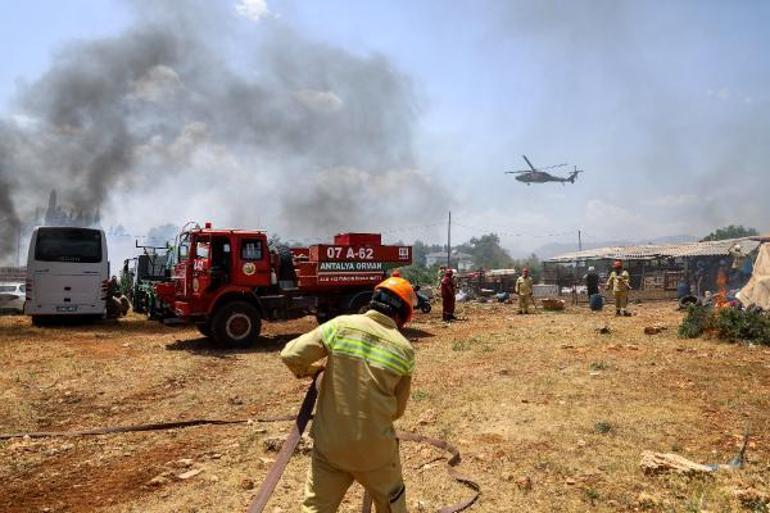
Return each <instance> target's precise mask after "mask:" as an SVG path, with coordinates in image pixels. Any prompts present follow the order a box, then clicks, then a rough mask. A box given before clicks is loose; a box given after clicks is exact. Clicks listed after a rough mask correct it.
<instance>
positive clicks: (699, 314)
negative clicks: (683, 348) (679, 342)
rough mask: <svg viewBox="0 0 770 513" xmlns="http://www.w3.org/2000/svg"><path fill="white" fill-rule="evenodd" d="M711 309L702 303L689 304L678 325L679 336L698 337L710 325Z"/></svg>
mask: <svg viewBox="0 0 770 513" xmlns="http://www.w3.org/2000/svg"><path fill="white" fill-rule="evenodd" d="M712 313H713V311H712V309H711V307H708V306H703V305H690V306H688V307H687V314H686V315H685V316H684V319H683V320H682V324H680V325H679V336H680V337H683V338H697V337H700V336H701V335H702V334H703V332H704V331H706V329H708V328H709V327H710V324H711V317H712Z"/></svg>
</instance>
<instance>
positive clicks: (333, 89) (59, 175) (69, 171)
mask: <svg viewBox="0 0 770 513" xmlns="http://www.w3.org/2000/svg"><path fill="white" fill-rule="evenodd" d="M134 4H135V6H136V7H137V8H136V22H135V24H134V26H132V27H131V28H130V29H128V30H127V31H126V32H125V33H123V34H120V35H117V36H115V37H110V38H105V39H99V40H92V41H83V42H73V43H71V44H69V45H67V46H65V47H64V48H62V49H61V50H60V51H59V52H58V53H57V54H56V55H55V57H54V59H53V64H52V65H51V68H50V69H49V70H48V71H47V72H46V73H45V74H44V75H43V76H42V77H40V78H39V79H38V80H37V81H35V82H33V83H32V84H30V85H28V86H26V87H24V88H23V89H22V90H20V91H19V94H18V98H17V101H16V103H15V105H14V112H13V114H12V115H11V116H9V117H8V118H7V119H4V120H2V123H0V136H2V138H1V139H0V185H2V193H0V216H4V217H6V218H7V219H9V222H10V224H7V225H3V226H6V229H10V228H7V227H9V226H10V227H13V226H16V224H17V223H18V222H20V221H26V220H29V219H30V217H31V215H32V212H33V209H34V208H35V207H37V206H43V205H44V204H45V203H44V202H45V198H47V195H48V193H49V191H50V190H51V189H52V188H56V189H57V190H58V192H59V197H60V198H61V200H62V202H63V203H67V204H70V205H72V206H74V207H75V208H89V209H93V208H103V209H106V210H107V212H108V213H109V214H110V216H111V217H112V218H114V219H115V220H116V221H119V222H121V223H131V222H132V219H134V226H136V225H137V224H138V223H139V222H141V223H144V228H145V229H146V228H148V227H150V226H153V225H156V224H159V223H160V222H164V221H167V220H168V221H173V222H175V223H179V224H182V223H183V222H184V221H187V220H188V219H186V218H183V217H182V216H191V217H192V216H209V218H212V217H213V218H215V219H216V220H217V221H221V222H223V223H230V224H232V225H236V226H243V227H253V226H255V225H256V223H257V222H258V221H260V220H261V221H263V222H264V221H268V222H271V223H275V224H274V225H271V226H269V227H267V228H269V229H270V230H271V231H278V232H286V233H287V235H288V236H289V237H325V238H326V237H329V236H330V235H331V233H330V232H333V231H335V230H342V229H378V224H377V223H381V222H383V220H386V221H387V222H388V224H389V226H392V224H393V223H396V222H399V221H404V220H407V219H409V218H411V217H413V216H415V215H416V214H417V213H418V212H419V211H426V210H427V211H429V212H430V211H431V210H433V211H438V210H441V211H443V210H445V209H444V207H443V206H442V202H443V201H445V200H446V193H445V192H443V191H442V190H441V189H440V188H439V187H437V186H436V185H435V184H434V183H433V182H432V180H431V177H430V176H429V175H428V174H425V173H423V172H422V171H420V170H419V167H418V162H417V159H416V157H415V153H414V149H413V145H412V140H413V136H414V133H413V132H414V126H415V123H416V120H417V115H418V110H417V105H416V101H415V96H414V93H413V91H412V85H411V83H410V80H409V78H408V77H406V76H404V75H403V74H402V73H400V72H399V71H398V70H397V69H395V68H394V67H393V65H392V64H391V63H390V62H389V61H388V59H387V58H385V57H384V56H382V55H364V56H361V55H354V54H351V53H349V52H347V51H345V50H342V49H339V48H335V47H331V46H326V45H322V44H318V43H316V42H314V41H310V40H308V39H306V38H305V37H303V36H302V35H300V34H298V33H296V32H295V31H293V30H292V29H291V28H290V27H287V26H285V25H283V24H282V23H281V22H279V21H277V20H273V19H268V18H265V17H263V16H258V17H254V16H251V19H252V20H255V26H254V30H259V31H261V32H260V34H261V37H260V38H259V39H260V41H261V42H260V43H259V44H258V45H256V46H255V47H254V48H253V50H252V49H251V48H249V47H243V48H239V47H238V41H232V40H223V38H222V37H221V36H220V34H227V33H230V32H235V31H230V30H229V28H230V27H229V26H228V24H232V23H234V22H235V21H234V20H231V19H228V16H227V14H228V13H226V12H224V11H218V10H216V8H213V7H211V3H210V2H197V1H193V0H190V1H187V2H171V1H163V2H144V1H137V2H134ZM252 4H254V5H257V4H259V5H262V4H264V3H263V2H256V3H254V2H242V4H241V7H243V6H248V5H252ZM257 7H258V6H257ZM243 9H246V7H243ZM249 12H251V11H249ZM260 12H261V11H260ZM260 18H262V19H260ZM256 21H258V24H256ZM233 48H236V49H237V50H238V51H234V50H233ZM402 187H403V189H402ZM404 191H408V192H404ZM193 218H194V219H196V220H203V219H202V218H201V217H193ZM137 219H138V220H140V221H136V220H137ZM7 240H8V238H7V237H5V236H3V237H2V242H0V244H5V245H2V246H0V255H7V254H8V253H9V250H10V247H9V246H8V244H7V242H6V241H7Z"/></svg>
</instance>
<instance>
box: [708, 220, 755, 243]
mask: <svg viewBox="0 0 770 513" xmlns="http://www.w3.org/2000/svg"><path fill="white" fill-rule="evenodd" d="M754 235H759V232H758V231H757V230H755V229H754V228H745V227H744V226H743V225H742V224H739V225H734V224H731V225H729V226H725V227H724V228H718V229H717V230H715V231H713V232H711V233H709V234H708V235H706V236H705V237H704V238H703V240H702V242H706V241H714V240H725V239H738V238H740V237H751V236H754Z"/></svg>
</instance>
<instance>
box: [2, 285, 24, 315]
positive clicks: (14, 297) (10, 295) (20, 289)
mask: <svg viewBox="0 0 770 513" xmlns="http://www.w3.org/2000/svg"><path fill="white" fill-rule="evenodd" d="M25 299H26V293H25V291H24V284H23V283H0V312H12V313H24V300H25Z"/></svg>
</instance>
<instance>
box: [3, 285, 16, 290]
mask: <svg viewBox="0 0 770 513" xmlns="http://www.w3.org/2000/svg"><path fill="white" fill-rule="evenodd" d="M0 292H16V285H0Z"/></svg>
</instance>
